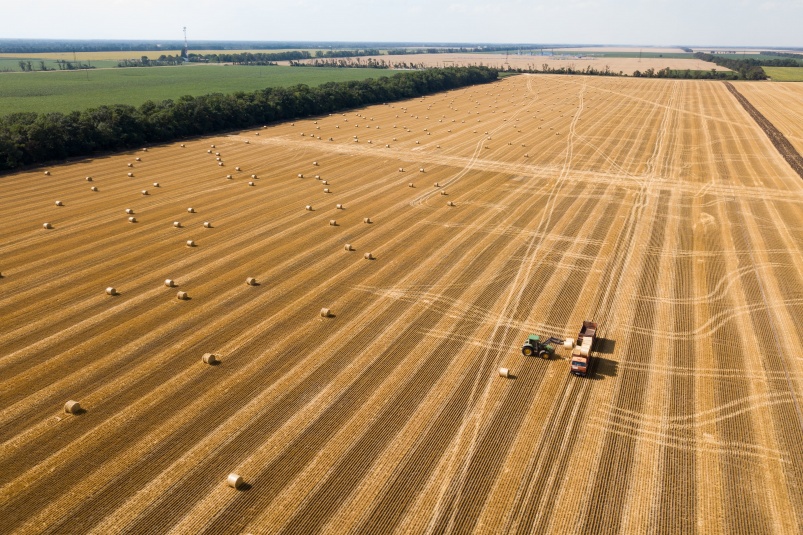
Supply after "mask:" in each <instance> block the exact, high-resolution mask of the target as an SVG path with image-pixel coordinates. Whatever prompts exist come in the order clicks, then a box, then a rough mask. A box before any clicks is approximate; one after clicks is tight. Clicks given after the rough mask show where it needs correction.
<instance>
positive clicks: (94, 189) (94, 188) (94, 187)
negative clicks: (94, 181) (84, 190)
mask: <svg viewBox="0 0 803 535" xmlns="http://www.w3.org/2000/svg"><path fill="white" fill-rule="evenodd" d="M89 189H91V190H92V191H98V187H97V186H92V187H91V188H89Z"/></svg>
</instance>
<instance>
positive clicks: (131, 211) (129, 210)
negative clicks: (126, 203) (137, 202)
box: [125, 208, 134, 214]
mask: <svg viewBox="0 0 803 535" xmlns="http://www.w3.org/2000/svg"><path fill="white" fill-rule="evenodd" d="M125 213H127V214H133V213H134V210H133V209H131V208H126V209H125Z"/></svg>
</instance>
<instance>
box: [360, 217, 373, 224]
mask: <svg viewBox="0 0 803 535" xmlns="http://www.w3.org/2000/svg"><path fill="white" fill-rule="evenodd" d="M362 222H363V223H369V224H370V223H371V218H370V217H365V218H363V220H362Z"/></svg>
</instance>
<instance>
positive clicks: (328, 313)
mask: <svg viewBox="0 0 803 535" xmlns="http://www.w3.org/2000/svg"><path fill="white" fill-rule="evenodd" d="M331 316H332V311H331V310H329V309H328V308H322V309H321V317H323V318H328V317H331Z"/></svg>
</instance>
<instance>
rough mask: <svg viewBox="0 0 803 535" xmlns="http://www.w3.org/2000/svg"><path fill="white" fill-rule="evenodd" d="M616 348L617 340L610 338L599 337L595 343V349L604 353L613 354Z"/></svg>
mask: <svg viewBox="0 0 803 535" xmlns="http://www.w3.org/2000/svg"><path fill="white" fill-rule="evenodd" d="M615 349H616V340H611V339H610V338H597V341H596V343H595V344H594V351H596V352H597V353H602V354H603V355H612V354H613V352H614V350H615Z"/></svg>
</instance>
